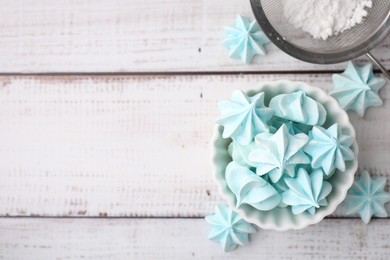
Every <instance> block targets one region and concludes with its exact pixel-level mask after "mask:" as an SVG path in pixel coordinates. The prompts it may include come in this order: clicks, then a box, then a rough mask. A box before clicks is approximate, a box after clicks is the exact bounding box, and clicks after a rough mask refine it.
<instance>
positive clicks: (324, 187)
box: [282, 168, 332, 215]
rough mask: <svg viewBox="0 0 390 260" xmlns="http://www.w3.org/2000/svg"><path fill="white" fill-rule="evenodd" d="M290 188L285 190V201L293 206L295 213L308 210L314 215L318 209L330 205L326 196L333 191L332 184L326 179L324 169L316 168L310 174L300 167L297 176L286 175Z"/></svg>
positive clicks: (283, 196)
mask: <svg viewBox="0 0 390 260" xmlns="http://www.w3.org/2000/svg"><path fill="white" fill-rule="evenodd" d="M285 181H286V185H287V186H288V190H287V191H285V192H283V194H282V201H283V203H285V204H287V205H290V206H292V212H293V214H295V215H298V214H301V213H303V212H304V211H306V210H307V211H308V212H309V213H310V214H311V215H314V213H315V211H316V209H318V208H319V207H321V206H326V205H328V201H327V200H326V197H327V196H328V195H329V193H330V192H331V191H332V185H331V184H330V183H329V182H327V181H324V174H323V173H322V170H315V171H313V172H312V173H311V174H310V175H309V174H308V173H307V172H306V170H305V169H303V168H300V169H299V170H298V173H297V176H296V177H295V178H290V177H286V179H285Z"/></svg>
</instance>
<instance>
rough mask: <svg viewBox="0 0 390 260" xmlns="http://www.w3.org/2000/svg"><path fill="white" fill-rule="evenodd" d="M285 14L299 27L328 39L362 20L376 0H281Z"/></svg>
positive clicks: (318, 36) (315, 35) (314, 35)
mask: <svg viewBox="0 0 390 260" xmlns="http://www.w3.org/2000/svg"><path fill="white" fill-rule="evenodd" d="M281 2H282V4H283V11H284V15H285V17H286V18H287V20H288V21H289V22H290V23H291V24H293V25H294V26H295V27H296V28H301V29H302V30H304V31H306V32H308V33H310V34H311V35H313V37H314V38H322V39H324V40H326V39H327V38H328V37H329V36H333V35H336V34H338V33H341V32H343V31H345V30H348V29H350V28H352V27H354V26H355V25H357V24H359V23H361V22H363V18H364V17H366V16H367V10H366V9H367V8H371V7H372V2H373V0H281Z"/></svg>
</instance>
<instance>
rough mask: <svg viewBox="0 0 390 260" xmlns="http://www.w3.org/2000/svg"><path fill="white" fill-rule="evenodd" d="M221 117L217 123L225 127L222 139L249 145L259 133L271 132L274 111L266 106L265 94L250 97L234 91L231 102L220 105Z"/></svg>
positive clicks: (222, 102) (220, 103) (223, 102)
mask: <svg viewBox="0 0 390 260" xmlns="http://www.w3.org/2000/svg"><path fill="white" fill-rule="evenodd" d="M218 107H219V110H220V112H221V117H220V118H219V119H218V120H217V123H218V124H220V125H222V126H223V127H224V130H223V134H222V137H223V138H228V137H231V138H232V139H234V140H236V141H237V142H239V143H240V144H248V143H250V142H251V141H252V140H253V137H254V135H255V134H257V133H261V132H269V128H268V125H267V122H268V121H269V120H270V119H271V117H272V115H273V111H272V110H271V109H270V108H267V107H265V106H264V92H261V93H258V94H256V95H254V96H252V97H249V96H247V95H245V94H244V93H242V92H241V91H238V90H236V91H234V92H233V94H232V98H231V101H226V100H224V101H221V102H219V103H218Z"/></svg>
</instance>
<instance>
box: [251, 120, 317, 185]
mask: <svg viewBox="0 0 390 260" xmlns="http://www.w3.org/2000/svg"><path fill="white" fill-rule="evenodd" d="M308 141H309V138H308V136H307V135H305V134H297V135H292V134H290V133H289V131H288V128H287V126H286V125H282V126H281V127H280V128H279V130H278V131H277V132H276V133H275V134H270V133H261V134H258V135H256V137H255V143H256V144H257V145H258V146H257V147H256V148H255V149H253V150H252V151H251V152H250V153H249V156H248V160H249V161H251V162H254V163H256V173H257V174H258V175H260V176H262V175H264V174H268V175H269V178H270V179H271V181H272V182H273V183H276V182H278V181H279V180H280V178H281V177H282V175H283V174H287V175H289V176H294V175H295V168H296V165H298V164H308V163H310V159H309V157H308V156H307V155H306V154H305V153H304V152H303V150H302V147H303V146H304V145H305V144H306V143H307V142H308Z"/></svg>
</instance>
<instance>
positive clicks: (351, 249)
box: [0, 219, 390, 260]
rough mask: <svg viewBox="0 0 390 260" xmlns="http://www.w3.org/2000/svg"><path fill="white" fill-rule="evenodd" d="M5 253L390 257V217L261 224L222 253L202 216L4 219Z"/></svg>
mask: <svg viewBox="0 0 390 260" xmlns="http://www.w3.org/2000/svg"><path fill="white" fill-rule="evenodd" d="M0 227H1V232H0V252H1V253H0V259H7V260H12V259H42V260H44V259H116V260H119V259H180V260H181V259H255V258H256V259H388V256H389V255H390V242H389V241H390V233H389V232H388V230H389V229H390V221H389V220H373V221H372V222H371V224H369V225H364V224H362V222H361V221H360V220H324V221H323V222H321V223H320V224H318V225H315V226H312V227H308V228H306V229H303V230H299V231H286V232H277V231H269V230H268V231H266V230H260V231H259V232H258V233H256V234H254V235H252V237H251V238H252V242H251V243H250V245H248V246H247V247H243V248H238V249H237V250H236V251H233V252H231V253H223V251H222V249H221V248H220V246H219V245H218V244H216V243H214V242H211V241H209V240H207V234H208V230H209V226H208V224H207V223H206V222H205V221H204V220H203V219H115V220H106V219H100V220H97V219H72V220H71V219H1V220H0Z"/></svg>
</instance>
